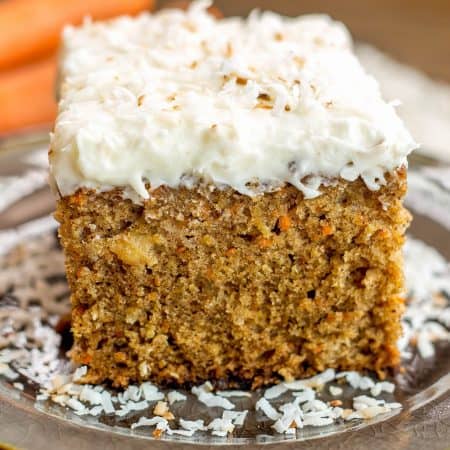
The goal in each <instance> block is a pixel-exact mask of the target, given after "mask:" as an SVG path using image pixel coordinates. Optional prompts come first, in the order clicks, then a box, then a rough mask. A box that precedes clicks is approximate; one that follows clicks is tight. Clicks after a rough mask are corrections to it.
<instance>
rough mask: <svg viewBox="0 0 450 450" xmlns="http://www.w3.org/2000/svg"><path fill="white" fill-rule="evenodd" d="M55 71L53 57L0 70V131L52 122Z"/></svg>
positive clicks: (53, 115)
mask: <svg viewBox="0 0 450 450" xmlns="http://www.w3.org/2000/svg"><path fill="white" fill-rule="evenodd" d="M55 74H56V58H55V57H50V58H46V59H44V60H42V61H38V62H34V63H31V64H28V65H26V66H23V67H20V68H17V69H11V70H9V71H4V72H1V73H0V134H3V133H8V132H11V131H16V130H18V129H20V128H25V127H30V126H39V125H46V124H51V123H52V122H53V121H54V119H55V115H56V102H55V99H54V97H55V96H54V89H55V86H54V84H55Z"/></svg>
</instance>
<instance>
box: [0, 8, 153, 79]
mask: <svg viewBox="0 0 450 450" xmlns="http://www.w3.org/2000/svg"><path fill="white" fill-rule="evenodd" d="M153 4H154V0H4V1H0V70H4V69H10V68H12V67H15V66H18V65H20V64H23V63H26V62H30V61H32V60H36V59H39V58H42V57H43V56H45V55H49V54H50V53H52V52H53V51H54V50H55V49H56V48H57V47H58V43H59V36H60V33H61V29H62V28H63V26H64V25H65V24H67V23H70V24H78V23H80V22H81V21H82V20H83V17H85V16H86V15H90V16H91V17H92V18H93V19H98V20H101V19H107V18H110V17H114V16H118V15H121V14H131V15H133V14H137V13H138V12H140V11H142V10H146V9H150V8H152V7H153Z"/></svg>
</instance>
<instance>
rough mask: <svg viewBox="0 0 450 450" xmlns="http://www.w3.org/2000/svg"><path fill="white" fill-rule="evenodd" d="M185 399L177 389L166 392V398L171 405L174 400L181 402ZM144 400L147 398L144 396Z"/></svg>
mask: <svg viewBox="0 0 450 450" xmlns="http://www.w3.org/2000/svg"><path fill="white" fill-rule="evenodd" d="M186 399H187V397H186V396H185V395H184V394H182V393H181V392H178V391H170V392H169V393H168V394H167V400H168V401H169V405H173V404H174V403H176V402H183V401H184V400H186ZM146 400H147V398H146ZM158 400H161V399H158Z"/></svg>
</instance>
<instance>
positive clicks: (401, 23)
mask: <svg viewBox="0 0 450 450" xmlns="http://www.w3.org/2000/svg"><path fill="white" fill-rule="evenodd" d="M187 3H188V2H185V1H171V0H167V1H164V0H160V1H156V0H0V148H1V145H2V140H3V142H4V141H5V139H7V138H8V139H9V138H10V136H11V135H16V134H18V133H19V134H21V133H23V132H26V131H29V130H44V131H47V130H49V129H50V128H51V123H52V121H53V120H54V117H55V114H56V103H55V100H54V85H55V75H56V60H57V56H56V55H57V49H58V44H59V34H60V31H61V29H62V27H63V26H64V24H67V23H72V24H78V23H80V22H81V21H82V19H83V17H84V16H86V15H90V16H91V17H93V18H94V19H106V18H109V17H114V16H117V15H121V14H137V13H139V12H140V11H142V10H154V9H157V8H162V7H168V6H176V7H185V6H186V4H187ZM214 4H215V6H216V7H217V9H216V10H215V12H216V14H217V13H218V10H220V11H221V12H222V13H223V14H224V15H226V16H228V15H246V14H248V12H249V11H250V10H252V9H253V8H259V9H271V10H275V11H277V12H280V13H283V14H286V15H299V14H305V13H326V14H329V15H331V16H332V17H334V18H335V19H338V20H341V21H343V22H344V23H345V24H346V25H347V26H348V27H349V28H350V30H351V32H352V34H353V36H354V37H355V40H356V51H357V53H358V56H359V57H360V58H361V60H362V62H363V64H364V65H365V66H366V67H367V69H368V70H369V71H370V72H371V73H373V74H374V75H375V76H376V77H377V78H378V79H379V81H380V84H381V87H382V91H383V93H384V95H385V97H386V98H387V99H388V100H393V99H399V100H401V101H402V103H403V105H402V106H401V107H400V108H399V111H400V114H401V115H402V116H403V118H404V119H405V121H406V122H407V124H408V126H409V127H410V129H411V131H412V132H413V134H414V135H415V138H416V139H417V140H418V141H419V142H421V143H422V144H423V148H426V150H427V152H429V153H430V154H431V155H434V156H439V157H440V158H442V159H445V160H447V161H449V160H450V145H449V144H448V142H450V0H427V1H425V0H364V1H362V0H277V1H274V0H216V1H215V3H214Z"/></svg>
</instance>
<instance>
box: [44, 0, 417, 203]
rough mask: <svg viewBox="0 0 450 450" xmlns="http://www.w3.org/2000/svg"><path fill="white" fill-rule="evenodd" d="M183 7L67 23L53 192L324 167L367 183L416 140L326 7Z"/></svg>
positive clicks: (325, 173)
mask: <svg viewBox="0 0 450 450" xmlns="http://www.w3.org/2000/svg"><path fill="white" fill-rule="evenodd" d="M208 6H209V3H208V2H205V1H197V2H194V3H193V4H192V5H191V7H190V9H189V10H188V11H186V12H184V11H181V10H163V11H160V12H158V13H156V14H153V15H152V14H148V13H144V14H142V15H140V16H138V17H136V18H130V17H121V18H118V19H114V20H112V21H109V22H98V23H91V22H89V21H88V22H85V23H84V25H82V26H81V27H78V28H73V27H68V28H66V29H65V31H64V34H63V46H62V58H61V66H60V80H61V84H60V88H59V90H60V97H61V100H60V102H59V112H58V117H57V120H56V124H55V129H54V133H53V135H52V143H51V152H50V163H51V170H52V174H53V177H54V179H55V181H56V185H57V187H58V190H59V192H60V193H61V195H68V194H71V193H73V192H74V191H75V190H76V189H77V188H79V187H81V186H83V187H89V188H95V189H101V190H107V189H109V188H111V187H115V186H120V187H123V188H125V190H126V192H128V193H129V194H130V195H132V194H134V196H136V197H137V198H141V199H142V198H147V197H148V192H147V190H146V188H145V183H146V182H149V183H150V184H151V187H152V188H156V187H158V186H160V185H163V184H164V185H168V186H171V187H175V186H179V185H187V186H192V184H193V183H194V182H196V181H197V180H199V179H200V180H204V181H206V182H209V183H212V184H215V185H216V186H231V187H232V188H234V189H236V190H237V191H239V192H241V193H243V194H247V195H256V194H258V193H259V192H261V191H266V190H271V189H275V188H277V187H279V186H280V185H283V184H284V183H291V184H293V185H294V186H296V187H297V188H298V189H300V190H301V191H303V193H304V194H305V196H306V197H314V196H316V195H318V194H319V193H320V190H319V189H320V185H321V184H322V183H324V182H326V180H329V179H330V178H336V177H342V178H344V179H346V180H350V181H352V180H354V179H356V178H358V177H359V176H361V177H362V178H363V179H364V181H365V182H366V184H367V186H368V187H369V188H371V189H377V188H378V187H379V186H380V184H383V183H384V178H383V174H384V173H385V172H388V171H391V170H393V169H395V168H397V167H399V166H401V165H403V164H405V163H406V156H407V154H408V153H409V152H410V151H412V150H413V149H414V148H415V146H416V145H415V143H414V141H413V139H412V138H411V136H410V134H409V133H408V131H407V130H406V129H405V127H404V125H403V123H402V122H401V120H400V119H399V117H398V116H397V114H396V112H395V108H394V105H393V104H392V103H387V102H385V101H384V100H383V99H382V98H381V94H380V91H379V88H378V85H377V83H376V81H375V80H374V79H373V78H372V77H371V76H369V75H367V74H366V72H365V71H364V69H363V68H362V67H361V65H360V64H359V62H358V60H357V59H356V57H355V56H354V54H353V52H352V41H351V38H350V36H349V33H348V31H347V29H346V28H345V27H344V26H343V25H342V24H341V23H338V22H335V21H333V20H331V19H330V18H329V17H327V16H319V15H312V16H301V17H298V18H286V17H282V16H279V15H277V14H274V13H271V12H263V13H261V12H258V11H254V12H253V13H251V14H250V16H249V17H248V18H246V19H242V18H227V19H223V20H216V19H215V18H213V17H212V16H210V15H209V14H208V13H207V11H206V9H207V7H208Z"/></svg>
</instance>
